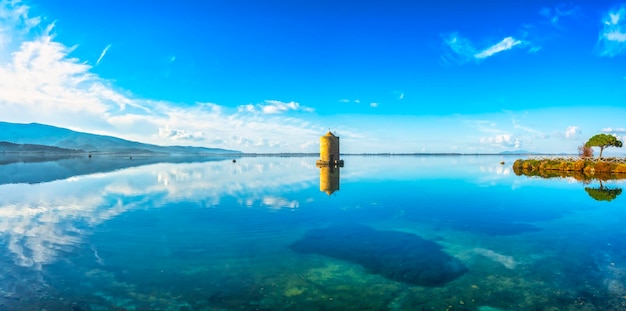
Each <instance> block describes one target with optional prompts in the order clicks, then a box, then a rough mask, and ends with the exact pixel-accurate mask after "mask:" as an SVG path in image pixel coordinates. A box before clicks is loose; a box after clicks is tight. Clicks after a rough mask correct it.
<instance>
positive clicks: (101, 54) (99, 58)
mask: <svg viewBox="0 0 626 311" xmlns="http://www.w3.org/2000/svg"><path fill="white" fill-rule="evenodd" d="M110 48H111V45H110V44H109V45H107V46H106V47H105V48H104V50H102V53H100V57H98V60H97V61H96V65H99V64H100V61H102V58H103V57H104V55H106V54H107V51H109V49H110Z"/></svg>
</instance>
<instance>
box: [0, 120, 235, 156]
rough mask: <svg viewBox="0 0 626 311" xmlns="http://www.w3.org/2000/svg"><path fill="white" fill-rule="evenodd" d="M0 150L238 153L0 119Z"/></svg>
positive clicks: (164, 153) (163, 153)
mask: <svg viewBox="0 0 626 311" xmlns="http://www.w3.org/2000/svg"><path fill="white" fill-rule="evenodd" d="M0 152H45V153H80V152H89V153H126V154H128V153H131V154H162V155H166V154H238V153H241V151H237V150H227V149H220V148H206V147H191V146H158V145H151V144H144V143H140V142H135V141H130V140H125V139H121V138H117V137H113V136H105V135H96V134H90V133H83V132H76V131H72V130H69V129H66V128H60V127H55V126H51V125H46V124H39V123H29V124H22V123H9V122H0Z"/></svg>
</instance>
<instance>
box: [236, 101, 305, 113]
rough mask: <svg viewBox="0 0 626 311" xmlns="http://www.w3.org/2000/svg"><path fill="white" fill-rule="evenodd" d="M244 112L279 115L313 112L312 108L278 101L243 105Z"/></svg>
mask: <svg viewBox="0 0 626 311" xmlns="http://www.w3.org/2000/svg"><path fill="white" fill-rule="evenodd" d="M244 107H245V109H244V110H246V111H249V112H254V111H257V109H258V111H260V112H262V113H264V114H281V113H285V112H288V111H304V112H313V111H314V110H313V108H309V107H305V106H301V105H300V103H297V102H293V101H292V102H282V101H279V100H266V101H264V102H263V103H261V104H257V105H256V106H251V105H245V106H244Z"/></svg>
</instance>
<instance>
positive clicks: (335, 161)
mask: <svg viewBox="0 0 626 311" xmlns="http://www.w3.org/2000/svg"><path fill="white" fill-rule="evenodd" d="M315 166H317V167H319V168H320V191H322V192H326V194H328V195H331V194H333V192H335V191H337V190H339V168H340V167H343V160H341V159H340V158H339V137H338V136H335V134H333V133H332V132H331V131H330V130H329V131H328V133H326V135H324V136H322V137H320V159H319V160H317V161H316V162H315Z"/></svg>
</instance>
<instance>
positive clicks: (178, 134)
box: [159, 125, 204, 141]
mask: <svg viewBox="0 0 626 311" xmlns="http://www.w3.org/2000/svg"><path fill="white" fill-rule="evenodd" d="M159 136H161V137H166V138H172V139H176V140H198V141H202V140H203V139H204V133H203V132H194V133H192V132H190V131H187V130H177V129H172V128H170V127H169V125H166V126H165V128H159Z"/></svg>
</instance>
